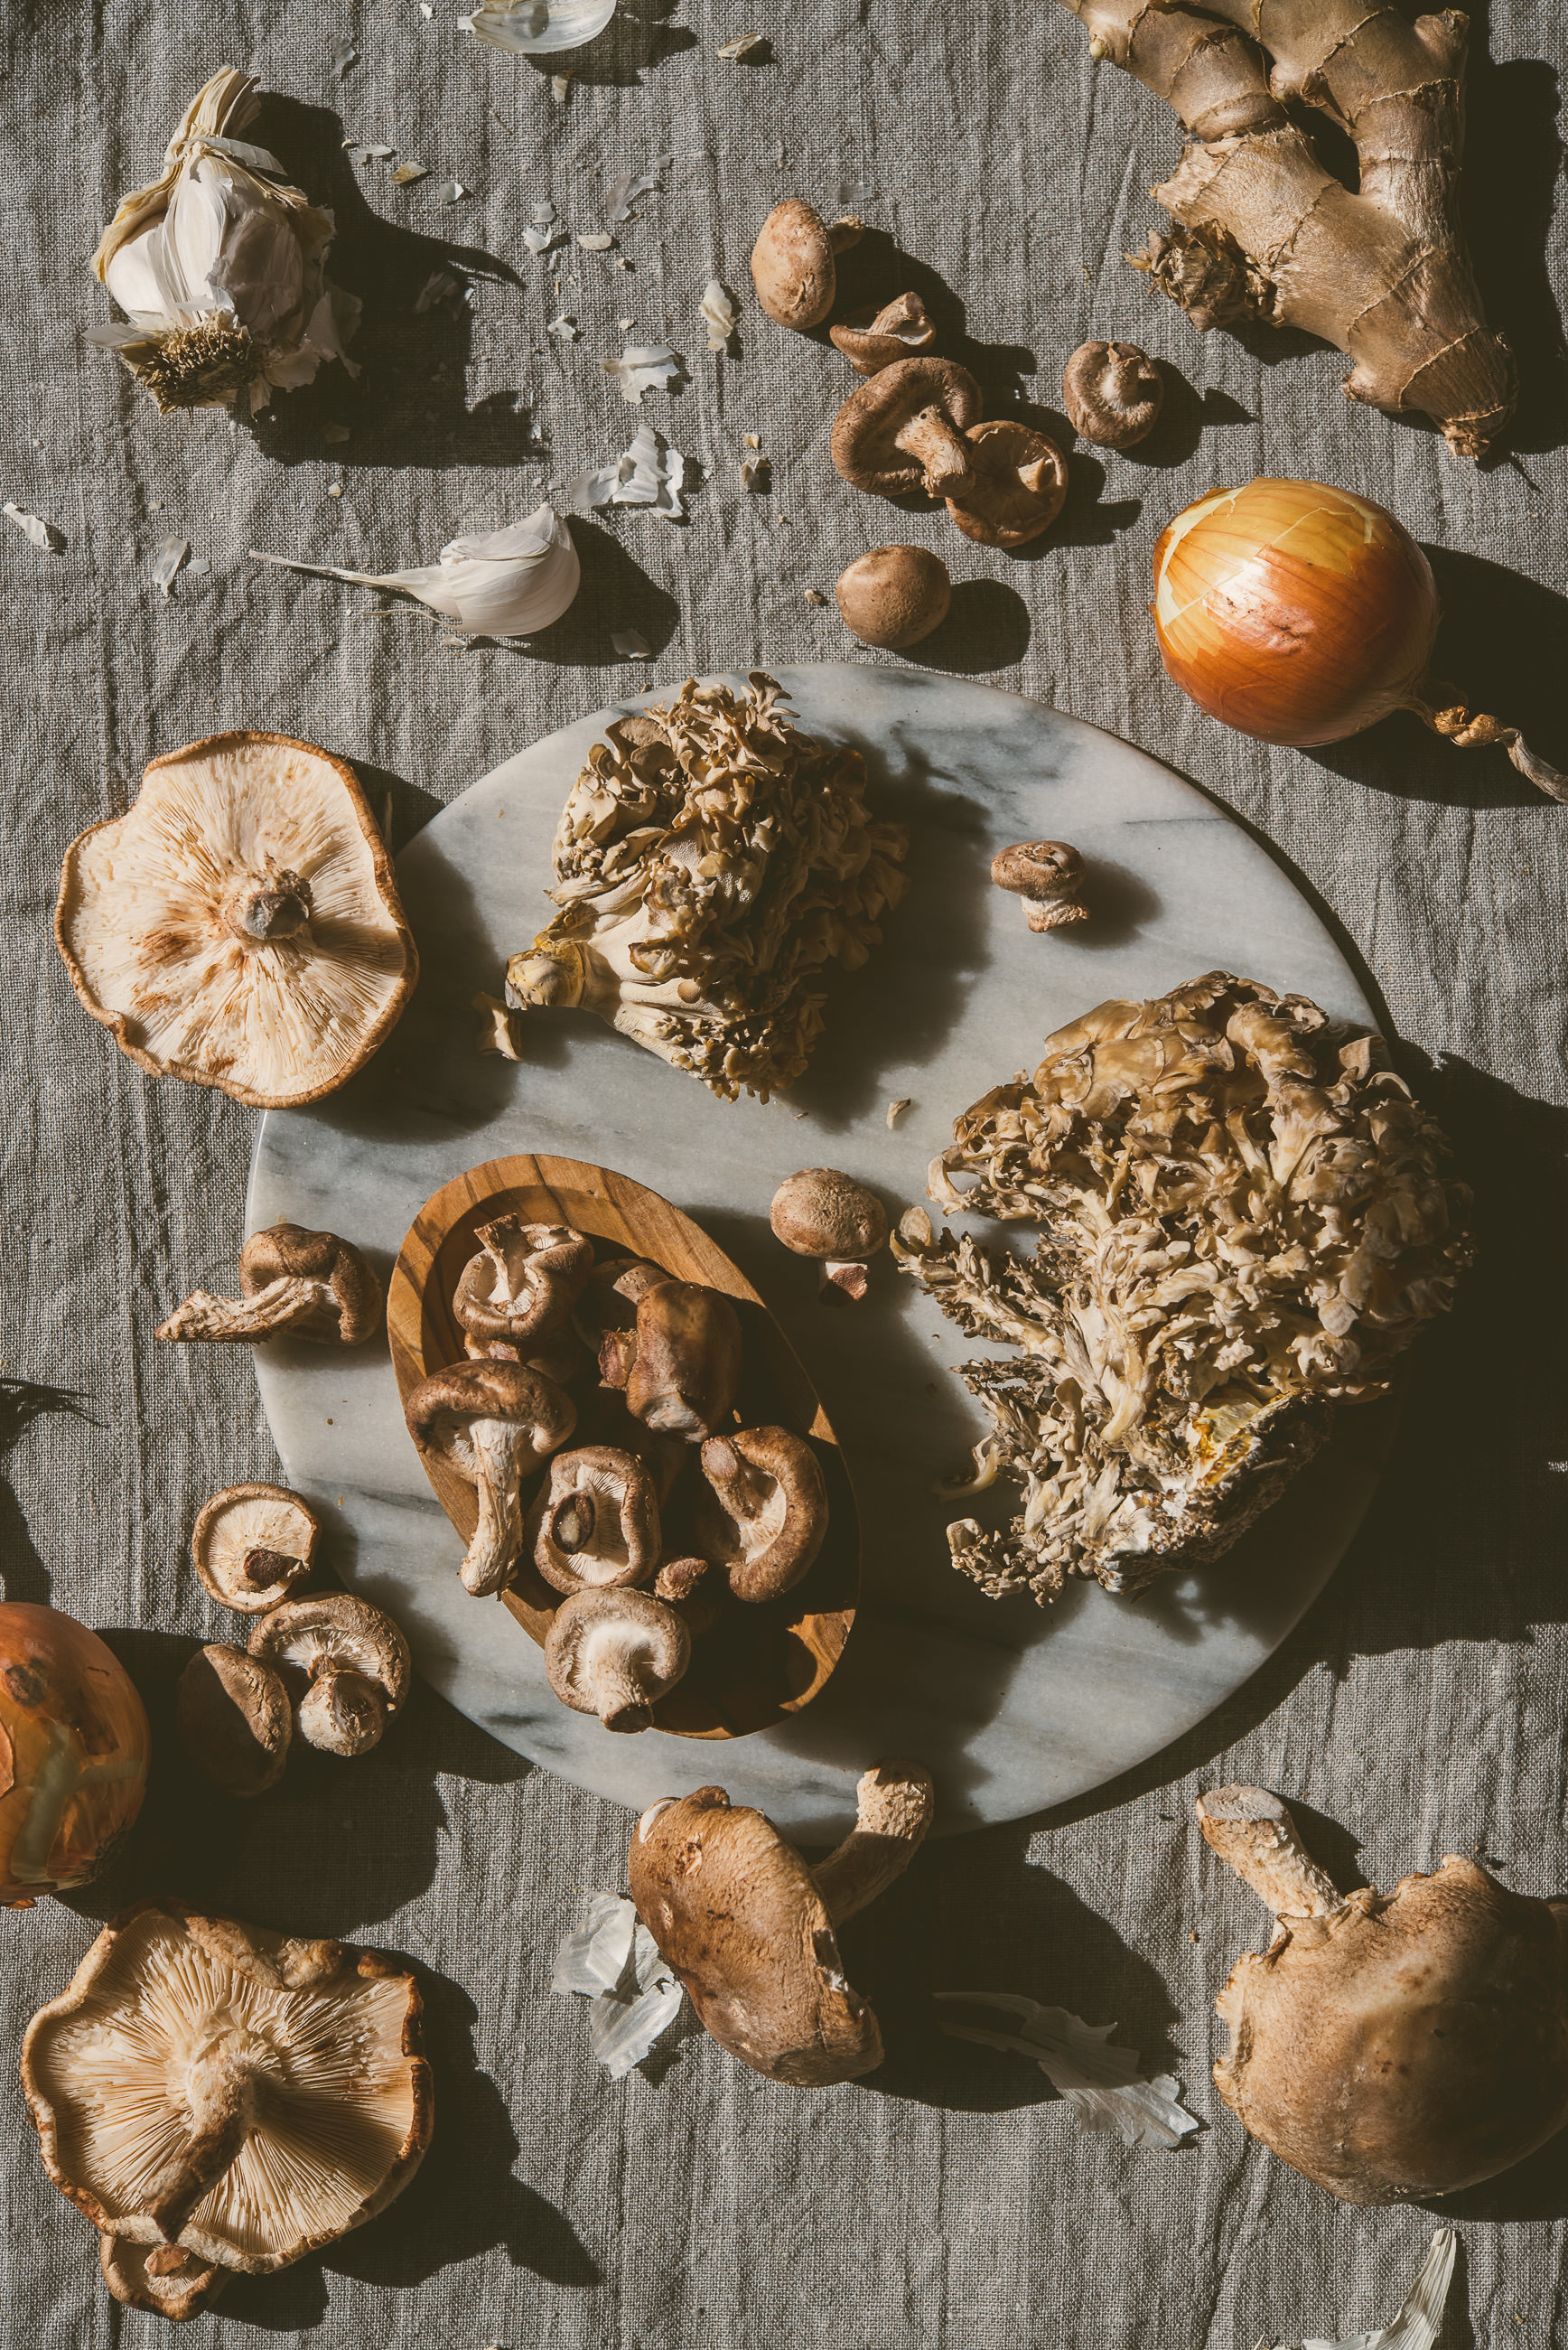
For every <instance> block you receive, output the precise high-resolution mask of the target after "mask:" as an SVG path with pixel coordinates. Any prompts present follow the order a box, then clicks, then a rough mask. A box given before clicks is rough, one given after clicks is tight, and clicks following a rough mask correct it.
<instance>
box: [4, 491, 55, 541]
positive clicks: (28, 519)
mask: <svg viewBox="0 0 1568 2350" xmlns="http://www.w3.org/2000/svg"><path fill="white" fill-rule="evenodd" d="M0 514H4V515H5V516H6V517H7V518H8V519H9V520H10V521H12V522H14V523H15V524H16V527H17V529H18V530H19V531H21V532H22V533H23V535H24V536H25V537H26V540H27V542H28V544H29V545H30V546H36V548H37V550H38V552H39V554H40V555H58V554H60V553H61V551H62V550H63V548H64V546H65V544H66V535H65V532H64V531H63V530H61V529H59V528H58V527H57V525H56V524H54V523H52V522H46V521H45V520H44V518H43V516H42V515H36V514H28V513H27V511H26V508H25V507H23V506H19V505H18V504H16V499H15V498H7V499H6V501H5V504H4V505H3V506H0Z"/></svg>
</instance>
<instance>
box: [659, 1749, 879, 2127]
mask: <svg viewBox="0 0 1568 2350" xmlns="http://www.w3.org/2000/svg"><path fill="white" fill-rule="evenodd" d="M629 1867H630V1883H631V1898H632V1900H633V1901H634V1902H635V1903H636V1905H637V1911H638V1915H639V1918H641V1919H642V1922H643V1924H644V1925H645V1926H646V1927H647V1929H648V1930H649V1933H650V1934H651V1935H652V1937H653V1939H654V1940H655V1942H657V1944H658V1945H659V1952H660V1954H661V1956H662V1957H663V1958H664V1960H666V1962H667V1963H668V1964H669V1965H670V1967H672V1968H673V1969H674V1970H675V1972H676V1974H677V1975H679V1977H680V1981H682V1982H683V1983H684V1984H685V1986H686V1989H687V1991H688V1992H689V1993H690V1994H691V2004H692V2005H693V2007H694V2008H695V2009H696V2011H697V2013H698V2015H699V2017H700V2018H701V2022H702V2024H703V2027H704V2029H705V2030H706V2031H708V2032H709V2033H711V2035H712V2037H713V2038H714V2039H715V2040H717V2041H718V2042H719V2043H720V2045H721V2046H722V2047H724V2048H727V2049H728V2050H729V2051H730V2054H732V2056H738V2057H740V2059H741V2061H742V2064H750V2065H751V2066H753V2069H754V2070H755V2071H756V2072H759V2073H764V2074H766V2075H767V2076H768V2078H769V2079H770V2080H773V2081H787V2082H791V2083H794V2084H795V2085H812V2084H814V2083H820V2082H829V2081H850V2080H854V2079H855V2078H857V2075H859V2074H862V2073H869V2072H872V2071H874V2070H875V2068H876V2067H877V2065H878V2064H880V2063H881V2062H882V2035H881V2033H880V2031H879V2029H878V2028H877V2018H876V2016H875V2015H874V2014H873V2012H872V2011H871V2009H870V2008H869V2007H868V2006H867V2003H866V2002H865V2001H864V2000H863V1999H862V1998H861V1997H860V1995H859V1993H858V1992H857V1991H853V1990H852V1989H851V1988H850V1986H849V1984H848V1983H846V1981H845V1980H844V1972H843V1968H842V1964H841V1962H840V1960H839V1956H838V1944H837V1940H836V1937H835V1934H834V1930H833V1922H832V1920H831V1918H829V1916H828V1914H827V1910H826V1907H825V1905H824V1902H823V1898H822V1896H821V1894H820V1893H819V1892H818V1890H817V1888H816V1886H815V1882H814V1881H813V1878H812V1875H811V1871H810V1870H809V1869H808V1868H807V1866H806V1865H805V1861H804V1860H803V1859H802V1858H801V1856H800V1855H799V1853H798V1852H796V1851H795V1849H794V1846H793V1845H791V1844H788V1843H786V1842H785V1840H784V1837H783V1836H781V1835H779V1832H778V1830H777V1829H776V1828H775V1827H774V1825H773V1822H772V1821H771V1820H770V1819H768V1818H767V1817H766V1816H765V1814H763V1813H762V1812H756V1811H752V1810H751V1809H749V1808H748V1807H746V1806H744V1805H732V1804H731V1802H730V1799H729V1797H728V1796H727V1795H726V1794H725V1793H724V1791H723V1789H722V1787H700V1788H699V1789H698V1791H697V1793H696V1794H693V1795H685V1796H681V1797H680V1798H679V1799H678V1800H677V1801H675V1802H673V1803H668V1804H660V1805H656V1806H655V1807H654V1809H653V1810H652V1811H650V1812H645V1813H644V1814H643V1816H642V1818H641V1819H640V1820H639V1823H638V1827H637V1833H636V1835H634V1836H633V1838H632V1844H631V1853H630V1858H629Z"/></svg>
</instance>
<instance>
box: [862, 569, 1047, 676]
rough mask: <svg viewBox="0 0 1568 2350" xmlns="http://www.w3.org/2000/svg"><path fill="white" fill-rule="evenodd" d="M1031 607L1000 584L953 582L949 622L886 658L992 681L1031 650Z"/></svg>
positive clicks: (990, 581) (987, 581)
mask: <svg viewBox="0 0 1568 2350" xmlns="http://www.w3.org/2000/svg"><path fill="white" fill-rule="evenodd" d="M1031 625H1032V624H1031V621H1030V618H1029V607H1028V605H1027V604H1026V603H1025V602H1024V600H1023V597H1022V596H1021V595H1020V594H1019V592H1018V590H1017V588H1016V587H1009V586H1008V584H1007V582H1006V581H1005V580H1003V579H955V580H954V581H953V593H952V602H951V603H950V605H949V607H948V611H947V618H946V619H944V620H943V621H942V622H941V624H940V627H938V628H935V629H932V630H931V633H930V635H929V637H921V638H920V639H919V640H918V641H917V642H916V643H914V644H912V645H911V646H910V647H909V650H908V651H907V652H905V653H901V654H894V655H891V656H888V657H887V658H889V659H891V660H902V661H907V662H908V663H909V665H910V666H912V667H913V668H915V669H940V670H943V671H946V672H947V673H948V675H949V676H952V677H972V676H984V677H991V676H994V675H995V674H996V673H997V672H998V671H1002V670H1005V669H1012V668H1013V667H1014V665H1015V664H1016V663H1017V662H1019V661H1021V660H1023V656H1024V654H1025V653H1026V652H1027V651H1028V650H1029V637H1030V630H1031Z"/></svg>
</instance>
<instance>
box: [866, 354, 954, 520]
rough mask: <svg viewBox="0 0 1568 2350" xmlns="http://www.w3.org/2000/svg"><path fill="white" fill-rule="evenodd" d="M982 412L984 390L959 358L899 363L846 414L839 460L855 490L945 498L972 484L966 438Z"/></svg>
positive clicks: (884, 495) (882, 495)
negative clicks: (920, 492) (923, 494)
mask: <svg viewBox="0 0 1568 2350" xmlns="http://www.w3.org/2000/svg"><path fill="white" fill-rule="evenodd" d="M980 412H981V399H980V386H979V385H978V384H977V383H976V381H975V380H974V378H973V376H971V374H970V372H969V370H968V369H967V368H961V367H960V366H958V365H957V363H956V362H955V361H954V360H952V359H899V360H898V362H897V363H896V364H895V365H894V366H892V367H886V368H882V369H878V371H877V374H876V375H874V376H872V377H871V378H870V380H868V381H867V382H866V383H863V384H862V385H861V387H860V389H859V390H858V391H852V392H851V393H850V395H849V397H848V399H847V400H846V401H845V403H844V405H843V407H842V408H841V409H840V410H839V411H838V414H837V415H836V418H835V419H834V423H833V439H832V442H831V444H830V446H831V451H832V456H833V462H834V463H835V465H836V467H837V469H838V471H839V473H841V474H842V475H843V477H844V479H845V480H846V482H847V483H849V484H850V485H851V487H852V488H854V489H857V490H867V491H869V492H870V493H871V494H873V495H874V496H877V497H879V498H901V497H907V496H909V494H911V493H914V492H919V491H922V490H923V491H924V492H925V493H926V494H927V495H928V496H929V497H933V498H940V497H945V496H947V495H949V494H950V493H951V492H953V491H955V490H958V489H960V488H962V487H966V486H967V484H968V483H969V481H970V477H971V468H972V466H973V463H974V454H973V451H972V449H971V442H970V440H969V439H968V438H967V437H966V436H967V435H968V434H969V432H970V428H971V425H974V424H976V423H978V421H979V419H980Z"/></svg>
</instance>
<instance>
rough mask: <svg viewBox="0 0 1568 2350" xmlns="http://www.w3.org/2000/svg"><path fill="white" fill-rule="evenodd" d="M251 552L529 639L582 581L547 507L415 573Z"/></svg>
mask: <svg viewBox="0 0 1568 2350" xmlns="http://www.w3.org/2000/svg"><path fill="white" fill-rule="evenodd" d="M251 554H252V556H253V557H254V560H255V561H256V562H257V563H275V564H277V565H278V566H279V567H280V568H281V569H283V570H285V571H305V572H308V573H309V574H310V575H311V577H313V578H317V579H343V580H346V581H347V582H348V585H349V586H350V587H390V588H392V589H394V590H395V591H396V592H397V593H398V594H399V595H402V596H413V597H415V598H418V600H419V601H420V603H421V604H428V605H429V606H430V608H431V611H432V612H440V613H441V614H442V615H443V617H444V618H445V619H449V620H452V621H455V623H456V625H457V626H458V627H459V628H460V629H468V630H469V631H470V632H471V634H472V635H474V636H477V637H530V636H533V635H535V634H536V632H537V631H538V630H539V629H547V628H548V627H549V626H550V623H551V621H552V620H558V619H560V617H561V615H562V613H563V612H564V611H565V610H566V607H567V605H568V604H569V603H570V602H571V601H572V598H574V596H576V592H577V588H578V586H579V584H580V582H581V579H582V566H581V564H580V563H579V562H578V560H577V550H576V546H575V545H574V544H573V540H572V534H571V532H570V531H569V530H568V529H567V528H566V524H565V523H564V522H563V521H562V519H561V517H560V515H558V514H556V511H555V509H554V507H552V506H547V505H544V506H540V507H538V508H537V509H536V510H535V512H534V513H533V514H531V515H529V516H528V518H527V520H526V522H518V523H513V524H512V525H510V526H509V527H508V528H507V529H505V530H493V531H490V532H488V533H486V534H485V535H484V536H482V537H479V538H454V539H452V541H451V542H450V544H449V545H447V546H443V547H442V548H441V560H440V562H439V563H429V564H424V565H422V566H421V567H420V568H419V569H418V570H416V571H339V570H337V568H336V567H334V566H333V565H331V564H327V563H296V562H295V561H294V560H293V559H292V557H290V556H286V555H268V554H266V553H265V552H264V550H263V549H262V548H261V547H259V546H253V547H252V549H251Z"/></svg>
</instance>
